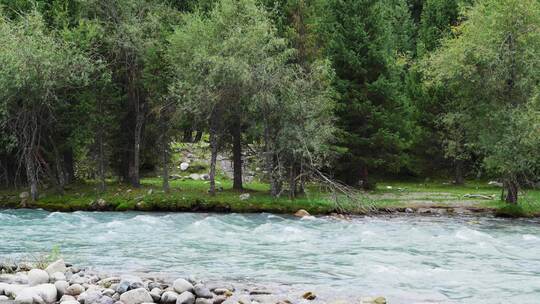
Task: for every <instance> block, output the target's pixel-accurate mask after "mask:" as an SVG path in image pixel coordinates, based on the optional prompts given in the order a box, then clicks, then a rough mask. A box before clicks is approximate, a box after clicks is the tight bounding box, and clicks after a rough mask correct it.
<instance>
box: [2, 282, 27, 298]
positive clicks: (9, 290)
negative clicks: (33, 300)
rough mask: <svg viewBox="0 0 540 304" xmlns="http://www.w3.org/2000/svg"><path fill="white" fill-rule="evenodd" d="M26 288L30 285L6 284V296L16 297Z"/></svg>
mask: <svg viewBox="0 0 540 304" xmlns="http://www.w3.org/2000/svg"><path fill="white" fill-rule="evenodd" d="M26 288H28V285H17V284H6V285H5V286H4V288H3V289H4V294H5V295H6V296H8V297H10V298H16V297H17V295H18V294H19V293H20V292H22V291H23V290H25V289H26Z"/></svg>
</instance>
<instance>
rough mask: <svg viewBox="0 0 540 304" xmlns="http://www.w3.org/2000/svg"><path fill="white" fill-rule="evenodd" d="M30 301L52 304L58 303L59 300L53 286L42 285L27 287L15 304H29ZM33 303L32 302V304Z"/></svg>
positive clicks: (18, 296) (39, 303) (38, 303)
mask: <svg viewBox="0 0 540 304" xmlns="http://www.w3.org/2000/svg"><path fill="white" fill-rule="evenodd" d="M29 299H32V302H34V303H37V304H42V303H47V304H52V303H54V302H56V299H57V292H56V287H55V286H54V285H53V284H41V285H37V286H32V287H27V288H25V289H23V290H22V291H21V292H19V294H17V297H15V303H17V304H28V301H30V300H29ZM32 302H30V304H31V303H32Z"/></svg>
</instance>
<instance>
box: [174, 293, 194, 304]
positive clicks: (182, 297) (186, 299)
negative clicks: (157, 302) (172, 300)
mask: <svg viewBox="0 0 540 304" xmlns="http://www.w3.org/2000/svg"><path fill="white" fill-rule="evenodd" d="M194 303H195V296H194V295H193V294H192V293H191V292H189V291H184V292H183V293H181V294H179V295H178V298H176V304H194Z"/></svg>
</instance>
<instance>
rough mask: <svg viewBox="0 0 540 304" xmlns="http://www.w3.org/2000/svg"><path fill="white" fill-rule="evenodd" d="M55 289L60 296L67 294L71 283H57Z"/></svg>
mask: <svg viewBox="0 0 540 304" xmlns="http://www.w3.org/2000/svg"><path fill="white" fill-rule="evenodd" d="M54 287H56V291H57V292H58V294H59V295H60V296H63V295H65V294H66V291H67V289H68V288H69V283H68V282H66V281H56V282H54Z"/></svg>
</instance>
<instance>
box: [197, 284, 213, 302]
mask: <svg viewBox="0 0 540 304" xmlns="http://www.w3.org/2000/svg"><path fill="white" fill-rule="evenodd" d="M193 290H194V291H195V295H196V296H197V297H199V298H206V299H210V298H212V297H213V295H212V293H211V292H210V289H208V288H207V287H206V286H204V285H203V284H195V286H193Z"/></svg>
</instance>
